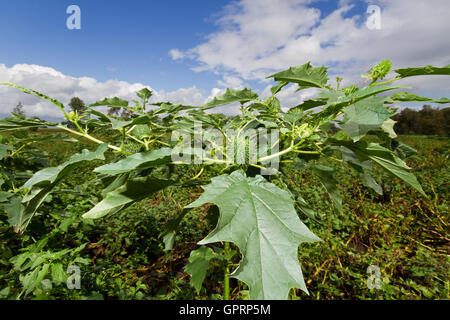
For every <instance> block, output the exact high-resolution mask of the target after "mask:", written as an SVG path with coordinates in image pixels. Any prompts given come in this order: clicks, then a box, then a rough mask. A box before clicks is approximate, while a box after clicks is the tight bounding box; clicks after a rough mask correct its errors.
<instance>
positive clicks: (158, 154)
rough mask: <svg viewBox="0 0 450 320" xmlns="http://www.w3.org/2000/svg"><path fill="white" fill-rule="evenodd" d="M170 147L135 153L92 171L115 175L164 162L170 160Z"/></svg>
mask: <svg viewBox="0 0 450 320" xmlns="http://www.w3.org/2000/svg"><path fill="white" fill-rule="evenodd" d="M171 155H172V149H170V148H161V149H157V150H151V151H147V152H143V153H135V154H133V155H131V156H128V157H126V158H125V159H123V160H120V161H117V162H115V163H109V164H105V165H103V166H101V167H97V168H95V169H94V172H97V173H102V174H109V175H116V174H121V173H126V172H130V171H133V170H142V169H147V168H151V167H155V166H158V165H161V164H166V163H169V162H170V161H171Z"/></svg>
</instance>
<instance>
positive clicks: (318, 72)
mask: <svg viewBox="0 0 450 320" xmlns="http://www.w3.org/2000/svg"><path fill="white" fill-rule="evenodd" d="M267 78H274V80H275V81H282V82H294V83H298V85H299V86H301V87H302V88H308V87H317V88H324V87H325V86H326V84H327V81H328V76H327V68H325V67H312V66H311V63H309V62H307V63H305V64H303V65H301V66H297V67H291V68H289V69H287V70H284V71H281V72H278V73H275V74H273V75H270V76H268V77H267Z"/></svg>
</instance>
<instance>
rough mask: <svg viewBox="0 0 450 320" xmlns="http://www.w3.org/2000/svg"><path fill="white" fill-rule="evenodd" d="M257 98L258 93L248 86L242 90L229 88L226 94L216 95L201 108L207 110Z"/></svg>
mask: <svg viewBox="0 0 450 320" xmlns="http://www.w3.org/2000/svg"><path fill="white" fill-rule="evenodd" d="M257 98H258V94H257V93H255V92H253V91H252V90H250V89H247V88H246V89H242V90H235V89H227V91H226V92H225V93H224V94H222V95H220V96H218V97H215V98H214V99H213V100H212V101H210V102H208V103H207V104H205V105H203V106H202V107H201V108H202V109H203V110H206V109H211V108H215V107H218V106H222V105H225V104H230V103H233V102H240V103H245V102H248V101H252V100H255V99H257Z"/></svg>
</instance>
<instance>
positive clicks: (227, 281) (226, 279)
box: [223, 242, 230, 300]
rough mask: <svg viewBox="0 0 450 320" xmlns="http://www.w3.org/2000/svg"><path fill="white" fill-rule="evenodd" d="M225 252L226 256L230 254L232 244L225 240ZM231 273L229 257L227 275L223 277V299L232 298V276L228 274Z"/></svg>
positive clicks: (228, 259) (226, 268)
mask: <svg viewBox="0 0 450 320" xmlns="http://www.w3.org/2000/svg"><path fill="white" fill-rule="evenodd" d="M224 252H225V256H228V254H229V252H230V244H229V243H228V242H225V244H224ZM229 274H230V258H229V257H228V258H227V266H226V267H225V275H224V278H223V300H230V278H229V277H228V275H229Z"/></svg>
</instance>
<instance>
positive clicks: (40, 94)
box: [0, 82, 65, 113]
mask: <svg viewBox="0 0 450 320" xmlns="http://www.w3.org/2000/svg"><path fill="white" fill-rule="evenodd" d="M0 85H4V86H9V87H13V88H16V89H19V90H21V91H23V92H25V93H28V94H31V95H33V96H35V97H38V98H41V99H44V100H47V101H49V102H51V103H53V104H54V105H55V106H57V107H58V108H59V110H61V111H62V112H63V113H65V111H64V105H63V104H62V103H61V102H60V101H58V100H56V99H53V98H50V97H49V96H46V95H45V94H42V93H40V92H37V91H35V90H32V89H27V88H25V87H22V86H18V85H15V84H14V83H10V82H6V83H0Z"/></svg>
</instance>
